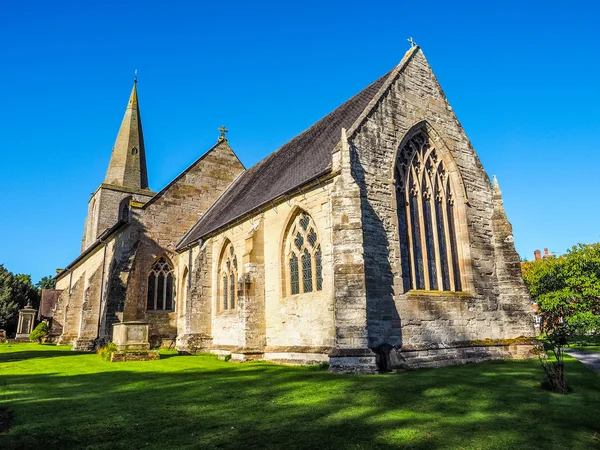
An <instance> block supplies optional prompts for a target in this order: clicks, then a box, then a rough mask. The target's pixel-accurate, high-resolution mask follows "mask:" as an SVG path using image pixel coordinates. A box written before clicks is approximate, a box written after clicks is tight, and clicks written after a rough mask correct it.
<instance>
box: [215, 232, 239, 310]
mask: <svg viewBox="0 0 600 450" xmlns="http://www.w3.org/2000/svg"><path fill="white" fill-rule="evenodd" d="M219 267H220V276H219V293H220V297H221V301H220V302H219V310H220V311H224V310H227V309H235V308H236V307H237V272H238V264H237V257H236V256H235V253H234V251H233V245H232V244H231V242H229V243H228V244H227V245H226V246H225V249H224V251H223V256H222V257H221V264H220V265H219Z"/></svg>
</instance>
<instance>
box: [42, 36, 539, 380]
mask: <svg viewBox="0 0 600 450" xmlns="http://www.w3.org/2000/svg"><path fill="white" fill-rule="evenodd" d="M221 131H222V133H221V137H219V139H218V141H217V143H216V144H215V145H214V146H213V147H212V148H210V149H208V151H206V153H204V154H203V155H202V156H200V157H199V158H198V159H197V160H196V161H195V162H193V163H192V164H191V165H190V166H189V167H187V168H186V169H185V170H183V172H182V173H181V174H180V175H178V176H177V177H176V178H175V179H174V180H173V181H171V182H170V183H169V184H168V185H167V186H165V187H164V188H162V189H161V190H160V191H158V192H153V191H151V190H150V189H149V187H148V186H149V185H148V175H147V170H146V148H145V143H144V136H143V132H142V122H141V116H140V108H139V104H138V93H137V86H136V84H135V83H134V86H133V90H132V92H131V96H130V98H129V102H128V104H127V109H126V111H125V116H124V118H123V122H122V124H121V128H120V130H119V133H118V135H117V139H116V142H115V145H114V147H113V149H112V155H111V157H110V162H109V165H108V170H107V172H106V176H105V178H104V181H103V182H102V183H101V184H100V186H99V187H98V188H97V189H96V191H95V192H94V193H93V194H92V196H91V198H90V200H89V203H88V212H87V218H86V221H85V228H84V234H83V239H82V243H81V253H80V255H79V256H78V257H77V258H75V260H74V261H72V262H71V263H70V264H69V265H68V266H66V267H65V268H64V269H63V270H61V271H60V273H59V274H58V275H57V277H56V279H57V289H58V290H61V291H62V292H60V295H59V296H58V299H57V301H56V305H55V308H54V310H53V312H52V323H51V333H52V337H53V339H54V340H56V341H57V342H58V343H61V344H71V345H73V349H77V350H91V349H93V348H94V347H96V346H97V345H99V344H101V343H105V342H107V341H110V338H111V336H112V326H113V325H114V324H116V323H119V322H128V321H144V322H147V323H149V324H150V335H151V339H152V340H153V341H154V342H156V343H160V342H162V343H163V344H168V343H173V344H174V345H175V346H176V348H177V349H179V350H180V351H181V352H190V351H196V350H198V351H202V352H212V353H216V354H218V355H220V356H227V355H231V358H232V360H234V361H246V360H256V359H264V360H270V361H276V362H283V363H292V364H303V363H327V364H329V367H330V370H331V371H334V372H361V373H373V372H376V371H377V370H389V369H395V368H416V367H436V366H440V365H444V364H457V363H464V362H472V361H481V360H485V359H493V358H504V357H523V356H526V354H527V352H528V350H529V349H530V348H531V345H530V340H529V339H530V338H531V337H532V336H533V335H534V331H533V319H532V315H531V301H530V298H529V293H528V291H527V289H526V287H525V285H524V283H523V280H522V278H521V272H520V265H519V257H518V255H517V253H516V251H515V247H514V239H513V236H512V227H511V225H510V223H509V221H508V219H507V218H506V214H505V212H504V207H503V204H502V196H501V192H500V188H499V186H498V183H497V181H496V180H495V179H494V182H493V183H491V182H490V179H489V178H488V175H487V174H486V172H485V171H484V169H483V167H482V165H481V162H480V161H479V158H478V157H477V154H476V153H475V151H474V149H473V147H472V146H471V143H470V142H469V139H468V138H467V136H466V135H465V132H464V131H463V129H462V127H461V125H460V123H459V121H458V119H457V118H456V116H455V115H454V112H453V110H452V108H451V106H450V105H449V103H448V101H447V99H446V97H445V95H444V93H443V91H442V89H441V87H440V85H439V84H438V82H437V80H436V78H435V76H434V74H433V72H432V70H431V68H430V66H429V64H428V62H427V60H426V59H425V56H424V55H423V52H422V51H421V49H420V48H419V47H418V46H413V47H412V48H411V49H410V50H409V51H408V52H407V53H406V54H405V56H404V57H403V59H402V61H400V63H399V64H398V65H397V66H396V67H394V68H393V69H392V70H390V71H389V72H388V73H386V74H384V75H383V76H382V77H381V78H379V79H377V80H376V81H375V82H373V83H372V84H371V85H369V86H368V87H366V88H365V89H364V90H362V91H361V92H359V93H358V94H357V95H355V96H354V97H352V98H350V99H349V100H348V101H346V102H345V103H343V104H342V105H341V106H339V107H338V108H337V109H335V110H334V111H333V112H331V113H330V114H328V115H327V116H325V117H324V118H322V119H321V120H320V121H318V122H317V123H315V124H314V125H313V126H311V127H310V128H308V129H307V130H306V131H304V132H303V133H301V134H300V135H298V136H296V137H295V138H293V139H292V140H291V141H289V142H288V143H286V144H285V145H283V146H282V147H281V148H279V149H278V150H276V151H275V152H273V153H272V154H271V155H269V156H268V157H266V158H265V159H263V160H262V161H260V162H258V163H257V164H256V165H254V166H253V167H251V168H249V169H246V168H245V167H244V165H243V164H242V163H241V162H240V160H239V159H238V157H237V156H236V154H235V152H234V151H233V149H232V148H231V147H230V143H229V142H228V140H227V138H226V135H225V132H226V130H225V129H224V128H222V129H221Z"/></svg>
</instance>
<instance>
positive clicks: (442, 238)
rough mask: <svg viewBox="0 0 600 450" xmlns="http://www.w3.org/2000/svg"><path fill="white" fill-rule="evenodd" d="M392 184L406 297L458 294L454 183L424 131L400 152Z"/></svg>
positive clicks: (459, 282)
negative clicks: (415, 292) (427, 292)
mask: <svg viewBox="0 0 600 450" xmlns="http://www.w3.org/2000/svg"><path fill="white" fill-rule="evenodd" d="M395 178H396V191H397V196H396V198H397V201H398V231H399V233H400V259H401V266H402V284H403V287H404V291H405V292H406V291H409V290H431V291H454V292H459V291H461V290H462V283H461V273H460V265H459V256H458V245H457V235H456V234H457V230H456V222H455V221H456V211H455V205H454V191H453V182H452V180H451V176H450V174H449V173H448V171H447V169H446V166H445V165H444V162H443V161H442V158H440V156H439V154H438V152H437V150H436V148H435V147H434V146H433V145H431V142H430V140H429V137H428V135H427V134H426V133H425V132H424V131H420V132H418V133H417V134H416V135H414V136H413V137H412V138H410V139H409V140H408V141H407V142H406V143H405V144H404V145H403V146H402V148H401V149H400V152H399V154H398V160H397V162H396V173H395Z"/></svg>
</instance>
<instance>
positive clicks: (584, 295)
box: [522, 243, 600, 392]
mask: <svg viewBox="0 0 600 450" xmlns="http://www.w3.org/2000/svg"><path fill="white" fill-rule="evenodd" d="M522 271H523V279H524V280H525V283H526V284H527V286H528V287H529V291H530V293H531V296H532V297H533V299H534V300H535V301H536V303H537V305H538V307H539V313H540V315H541V317H542V324H541V325H542V332H543V333H545V335H546V339H547V340H548V343H549V344H550V346H551V348H552V351H553V353H554V356H555V358H556V362H552V363H549V362H546V363H545V365H544V363H543V366H544V370H545V371H546V375H547V379H546V383H547V384H550V385H554V386H549V387H550V389H552V390H554V391H561V390H563V391H565V392H566V389H567V386H566V383H565V382H564V369H563V368H564V365H563V347H564V346H565V345H567V344H568V343H569V341H570V340H572V339H573V338H574V337H575V336H578V335H583V334H585V335H589V334H596V333H598V332H599V331H600V243H597V244H578V245H576V246H574V247H573V248H571V249H570V250H569V251H568V252H567V253H566V254H565V255H563V256H561V257H559V258H545V259H543V260H541V261H531V262H528V263H524V264H523V266H522Z"/></svg>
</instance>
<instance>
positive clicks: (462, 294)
mask: <svg viewBox="0 0 600 450" xmlns="http://www.w3.org/2000/svg"><path fill="white" fill-rule="evenodd" d="M405 294H408V295H412V296H415V297H472V295H471V294H470V293H468V292H463V291H461V292H454V291H425V290H413V291H408V292H405Z"/></svg>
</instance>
